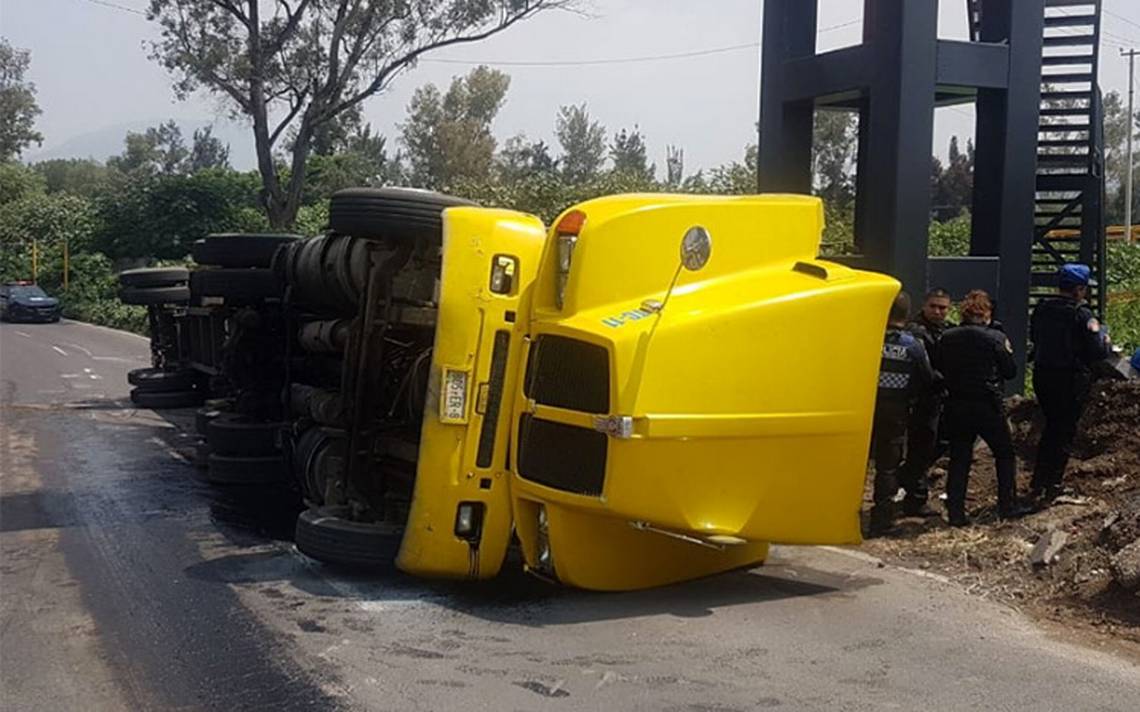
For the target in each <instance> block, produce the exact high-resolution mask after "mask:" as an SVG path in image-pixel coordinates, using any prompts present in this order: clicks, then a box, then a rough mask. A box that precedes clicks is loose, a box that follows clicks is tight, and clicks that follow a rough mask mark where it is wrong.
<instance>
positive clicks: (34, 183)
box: [0, 161, 46, 205]
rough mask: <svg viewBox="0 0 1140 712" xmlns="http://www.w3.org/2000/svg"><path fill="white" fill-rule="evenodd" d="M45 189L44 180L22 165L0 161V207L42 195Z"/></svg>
mask: <svg viewBox="0 0 1140 712" xmlns="http://www.w3.org/2000/svg"><path fill="white" fill-rule="evenodd" d="M45 188H46V184H45V183H44V179H43V178H42V177H41V176H40V175H38V174H37V173H36V172H35V171H33V170H32V169H30V168H28V167H27V166H25V165H24V164H23V163H17V162H15V161H0V205H3V204H5V203H10V202H12V201H14V200H20V199H21V198H24V197H27V196H29V195H34V194H37V193H43V192H44V190H45Z"/></svg>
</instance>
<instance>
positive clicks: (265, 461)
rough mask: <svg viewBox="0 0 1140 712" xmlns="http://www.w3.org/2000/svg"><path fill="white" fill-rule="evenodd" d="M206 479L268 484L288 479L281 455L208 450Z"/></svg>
mask: <svg viewBox="0 0 1140 712" xmlns="http://www.w3.org/2000/svg"><path fill="white" fill-rule="evenodd" d="M207 463H208V464H207V466H206V481H207V482H211V483H213V484H217V485H270V484H274V483H277V482H285V481H286V480H288V471H287V470H286V468H285V461H284V460H282V459H281V455H279V454H278V455H256V456H239V455H220V454H218V453H217V452H214V450H213V448H211V450H210V455H209V458H208V459H207Z"/></svg>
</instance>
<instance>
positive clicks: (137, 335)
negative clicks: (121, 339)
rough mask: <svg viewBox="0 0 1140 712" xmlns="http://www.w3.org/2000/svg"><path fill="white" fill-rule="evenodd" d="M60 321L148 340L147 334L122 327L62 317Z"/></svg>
mask: <svg viewBox="0 0 1140 712" xmlns="http://www.w3.org/2000/svg"><path fill="white" fill-rule="evenodd" d="M62 323H64V324H69V325H70V324H74V325H76V326H86V327H87V328H89V329H102V330H103V331H110V332H113V333H115V334H119V335H121V336H133V337H135V338H136V339H142V340H143V341H150V337H149V336H143V335H142V334H135V333H133V332H130V331H123V330H122V329H112V328H111V327H109V326H100V325H99V324H88V323H87V322H85V321H75V320H74V319H63V320H62Z"/></svg>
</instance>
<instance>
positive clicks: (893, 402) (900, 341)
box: [871, 327, 934, 533]
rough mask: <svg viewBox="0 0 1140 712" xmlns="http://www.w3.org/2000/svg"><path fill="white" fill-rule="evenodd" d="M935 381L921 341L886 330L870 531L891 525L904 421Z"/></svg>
mask: <svg viewBox="0 0 1140 712" xmlns="http://www.w3.org/2000/svg"><path fill="white" fill-rule="evenodd" d="M933 380H934V372H933V370H932V369H931V366H930V359H929V358H928V357H927V355H926V349H925V348H924V347H923V345H922V342H921V341H920V340H919V339H918V338H916V337H915V336H914V335H913V334H910V333H908V332H907V331H904V330H903V329H899V328H895V327H888V329H887V334H886V336H885V337H884V339H883V358H882V365H881V367H880V370H879V390H878V396H877V398H876V400H875V420H874V429H873V432H872V435H871V458H872V459H873V460H874V461H875V483H874V496H873V498H874V504H873V505H872V507H871V532H872V533H877V532H880V531H882V530H883V529H885V528H887V527H888V526H890V524H891V521H892V520H893V519H894V496H895V494H896V493H897V492H898V475H899V465H900V463H901V462H902V459H903V451H904V448H905V447H906V430H907V422H908V420H909V419H910V415H911V409H912V407H913V404H914V402H915V400H916V399H917V398H918V397H919V396H920V395H922V394H925V393H926V392H927V391H928V390H929V389H930V386H931V383H932V382H933Z"/></svg>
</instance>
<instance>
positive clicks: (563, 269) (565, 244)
mask: <svg viewBox="0 0 1140 712" xmlns="http://www.w3.org/2000/svg"><path fill="white" fill-rule="evenodd" d="M576 244H578V236H577V235H559V236H558V294H557V295H555V302H556V303H557V304H558V308H559V309H561V308H562V300H563V299H564V298H565V296H566V283H567V282H568V281H569V280H570V264H571V263H572V262H573V260H574V245H576Z"/></svg>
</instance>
